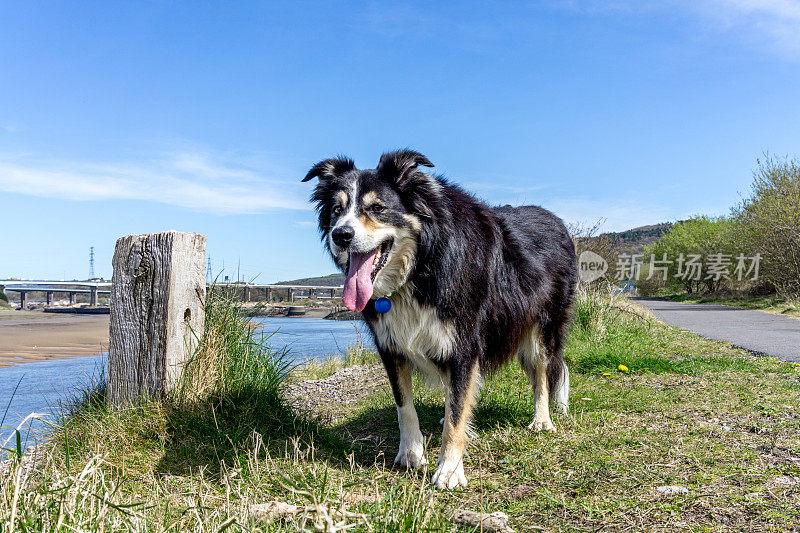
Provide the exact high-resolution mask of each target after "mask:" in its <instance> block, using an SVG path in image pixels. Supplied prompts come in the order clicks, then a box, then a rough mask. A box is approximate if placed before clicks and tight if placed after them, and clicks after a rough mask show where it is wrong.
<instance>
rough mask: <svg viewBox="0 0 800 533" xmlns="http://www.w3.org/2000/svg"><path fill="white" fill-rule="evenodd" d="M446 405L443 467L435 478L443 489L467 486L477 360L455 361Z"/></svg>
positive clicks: (448, 383)
mask: <svg viewBox="0 0 800 533" xmlns="http://www.w3.org/2000/svg"><path fill="white" fill-rule="evenodd" d="M449 374H450V375H449V376H448V379H447V381H446V383H447V385H448V386H447V395H446V397H445V408H444V429H443V431H442V449H441V451H440V452H439V467H438V468H437V469H436V472H435V473H434V474H433V479H432V480H431V481H432V482H433V484H434V485H436V486H437V487H438V488H440V489H452V488H455V487H457V486H458V485H461V486H463V487H466V486H467V478H466V476H465V475H464V449H465V448H466V444H467V424H468V423H469V420H470V416H471V415H472V409H473V407H474V406H475V400H476V398H477V395H478V387H479V384H480V369H479V368H478V363H477V361H472V362H470V364H468V365H461V364H457V362H455V361H454V362H453V364H451V365H450V368H449Z"/></svg>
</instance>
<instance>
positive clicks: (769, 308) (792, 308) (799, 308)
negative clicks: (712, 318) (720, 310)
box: [666, 294, 800, 318]
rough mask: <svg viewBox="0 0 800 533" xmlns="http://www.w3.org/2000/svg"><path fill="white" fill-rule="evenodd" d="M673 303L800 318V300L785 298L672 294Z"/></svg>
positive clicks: (670, 298) (669, 297)
mask: <svg viewBox="0 0 800 533" xmlns="http://www.w3.org/2000/svg"><path fill="white" fill-rule="evenodd" d="M666 298H667V299H668V300H672V301H673V302H683V303H691V304H717V305H729V306H731V307H741V308H743V309H753V310H756V311H766V312H767V313H773V314H776V315H783V316H790V317H793V318H800V300H794V299H790V298H783V297H780V296H754V297H719V296H695V295H690V294H671V295H669V296H667V297H666Z"/></svg>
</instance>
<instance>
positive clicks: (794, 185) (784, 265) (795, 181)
mask: <svg viewBox="0 0 800 533" xmlns="http://www.w3.org/2000/svg"><path fill="white" fill-rule="evenodd" d="M733 216H734V217H735V220H736V222H737V227H736V238H737V240H739V241H740V242H742V243H744V244H746V245H747V246H749V247H751V248H753V249H754V250H757V251H758V252H760V253H761V255H762V256H763V261H762V263H761V269H760V276H761V278H762V279H763V280H764V281H766V282H767V283H769V284H771V285H772V286H773V287H774V288H775V290H777V291H778V292H780V293H782V294H783V295H785V296H796V295H797V294H798V293H800V161H798V160H797V159H792V160H789V159H776V158H773V157H769V156H767V158H766V159H764V160H763V161H761V160H759V161H758V169H757V170H756V171H755V172H754V173H753V184H752V190H751V192H750V196H749V197H747V198H745V199H744V200H743V201H742V202H741V203H740V204H739V205H738V206H736V207H735V208H734V209H733Z"/></svg>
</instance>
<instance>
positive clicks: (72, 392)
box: [0, 318, 373, 455]
mask: <svg viewBox="0 0 800 533" xmlns="http://www.w3.org/2000/svg"><path fill="white" fill-rule="evenodd" d="M252 320H253V322H256V323H258V324H260V325H261V326H262V328H261V331H262V332H263V333H264V335H269V334H272V335H271V336H270V337H269V340H268V341H267V342H268V343H269V344H270V345H271V346H272V347H273V348H275V349H276V350H283V349H284V348H285V349H286V350H287V354H286V355H287V357H288V358H290V359H292V360H295V361H298V362H301V361H305V360H309V359H323V358H326V357H331V356H338V355H341V354H342V353H343V352H344V351H345V350H346V349H347V348H348V347H350V346H352V345H354V344H356V343H357V342H359V339H360V340H361V341H363V344H364V346H365V347H372V346H373V344H372V341H371V339H370V337H369V333H368V332H367V331H366V326H365V325H364V324H363V323H362V322H349V321H348V322H337V321H335V320H324V319H322V318H254V319H252ZM106 365H107V361H106V358H105V357H104V356H92V357H73V358H70V359H59V360H56V361H43V362H38V363H26V364H22V365H19V366H14V367H7V368H0V419H1V418H2V417H3V413H4V412H5V411H6V406H8V414H7V415H6V417H5V421H4V422H3V423H2V424H0V426H13V427H16V426H17V425H18V424H19V423H20V422H21V421H22V420H23V419H24V418H25V417H26V416H27V415H29V414H30V413H45V414H47V415H48V416H46V417H45V419H46V420H47V419H49V420H52V419H54V418H55V415H57V414H58V413H60V412H61V410H60V405H63V404H65V403H68V402H69V401H70V400H71V399H73V398H74V397H75V396H76V394H78V393H79V392H80V391H82V390H85V389H87V388H89V387H90V386H91V385H92V384H93V383H97V382H98V380H100V379H102V376H103V370H104V369H105V368H106ZM17 384H19V386H18V387H17ZM15 387H16V388H17V389H16V393H15V392H14V389H15ZM9 400H10V404H9ZM31 425H32V426H33V428H34V429H36V430H39V429H41V428H43V427H46V426H45V423H43V422H41V421H37V420H34V421H32V423H31ZM21 432H22V435H23V440H24V445H30V444H33V443H34V442H35V433H31V432H30V431H29V429H28V428H27V427H26V428H25V430H24V431H21ZM10 434H11V431H10V430H9V429H0V447H2V446H3V443H4V442H5V441H6V438H7V437H8V436H9V435H10ZM0 455H2V452H0Z"/></svg>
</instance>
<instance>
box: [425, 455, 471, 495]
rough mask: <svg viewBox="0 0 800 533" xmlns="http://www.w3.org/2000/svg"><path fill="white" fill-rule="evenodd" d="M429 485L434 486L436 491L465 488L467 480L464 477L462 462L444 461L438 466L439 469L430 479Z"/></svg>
mask: <svg viewBox="0 0 800 533" xmlns="http://www.w3.org/2000/svg"><path fill="white" fill-rule="evenodd" d="M431 483H433V484H434V485H436V488H437V489H442V490H445V489H447V490H450V489H454V488H456V487H458V486H459V485H460V486H462V487H466V486H467V478H466V476H464V461H462V460H459V461H457V462H456V461H444V462H442V463H441V464H439V468H437V469H436V472H434V474H433V478H431Z"/></svg>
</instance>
